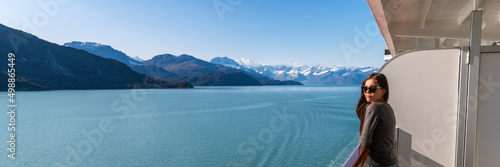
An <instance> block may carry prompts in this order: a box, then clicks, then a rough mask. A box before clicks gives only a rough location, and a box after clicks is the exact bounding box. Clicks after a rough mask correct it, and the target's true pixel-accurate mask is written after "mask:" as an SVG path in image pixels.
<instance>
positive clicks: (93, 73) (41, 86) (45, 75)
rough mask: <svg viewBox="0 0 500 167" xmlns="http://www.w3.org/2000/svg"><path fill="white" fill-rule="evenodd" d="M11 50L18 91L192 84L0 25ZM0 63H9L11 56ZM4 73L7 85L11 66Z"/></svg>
mask: <svg viewBox="0 0 500 167" xmlns="http://www.w3.org/2000/svg"><path fill="white" fill-rule="evenodd" d="M8 53H14V54H15V66H14V68H15V75H16V80H17V81H16V85H17V86H16V90H56V89H127V88H181V87H182V88H187V87H192V85H191V84H189V83H186V82H183V83H179V84H172V83H169V82H166V81H164V80H160V79H156V78H153V77H150V76H147V75H145V74H141V73H138V72H135V71H133V70H132V69H131V68H130V67H128V66H127V65H125V64H123V63H121V62H119V61H116V60H114V59H109V58H104V57H101V56H98V55H95V54H91V53H89V52H87V51H84V50H81V49H74V48H71V47H64V46H60V45H57V44H54V43H50V42H48V41H45V40H42V39H40V38H38V37H36V36H34V35H31V34H28V33H25V32H23V31H20V30H15V29H12V28H9V27H7V26H4V25H2V24H0V54H2V55H5V56H7V54H8ZM0 63H2V64H4V65H7V58H5V59H0ZM0 72H1V73H2V74H0V75H1V76H2V77H0V78H4V79H5V80H4V82H5V85H7V83H6V81H7V79H6V78H7V76H6V75H7V68H4V69H0ZM6 89H7V87H6V86H4V87H2V88H1V90H6Z"/></svg>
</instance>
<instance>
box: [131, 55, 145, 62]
mask: <svg viewBox="0 0 500 167" xmlns="http://www.w3.org/2000/svg"><path fill="white" fill-rule="evenodd" d="M131 58H132V59H134V60H137V61H139V62H143V61H144V59H141V58H140V57H139V56H135V57H131Z"/></svg>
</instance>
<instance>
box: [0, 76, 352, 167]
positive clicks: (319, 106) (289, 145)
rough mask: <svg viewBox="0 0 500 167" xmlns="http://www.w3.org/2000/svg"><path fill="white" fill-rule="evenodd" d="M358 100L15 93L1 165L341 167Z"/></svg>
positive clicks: (268, 94) (192, 92) (307, 94)
mask: <svg viewBox="0 0 500 167" xmlns="http://www.w3.org/2000/svg"><path fill="white" fill-rule="evenodd" d="M5 94H6V93H5ZM358 95H359V85H348V86H265V87H264V86H257V87H196V88H195V89H175V90H84V91H81V90H79V91H42V92H18V93H17V97H16V98H17V104H18V107H17V115H16V123H17V125H16V159H15V160H11V159H10V158H7V155H8V150H6V148H7V147H8V144H7V143H4V144H3V147H4V148H3V149H4V151H3V152H4V153H3V154H4V155H2V156H3V158H0V164H2V165H1V166H176V167H178V166H340V165H341V164H342V163H343V162H344V160H345V159H346V158H347V156H348V155H349V154H350V152H351V151H352V149H353V148H354V147H355V146H356V144H357V138H358V133H357V130H358V126H359V121H358V120H357V117H356V115H355V112H354V109H353V107H354V105H355V104H356V101H357V98H358ZM1 100H2V101H4V102H5V103H4V104H5V105H7V97H6V95H5V96H2V98H1ZM5 111H7V108H6V107H5ZM0 119H1V124H3V125H0V126H4V128H0V135H1V139H3V140H4V141H7V140H9V132H8V131H7V126H8V121H9V120H8V119H9V115H8V114H6V113H5V112H4V114H3V115H0Z"/></svg>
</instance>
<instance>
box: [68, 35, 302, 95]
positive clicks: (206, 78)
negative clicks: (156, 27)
mask: <svg viewBox="0 0 500 167" xmlns="http://www.w3.org/2000/svg"><path fill="white" fill-rule="evenodd" d="M64 46H67V47H74V48H76V49H82V50H85V51H87V52H90V53H93V54H97V55H100V56H102V57H105V58H111V59H116V60H118V61H120V62H122V63H124V64H126V65H128V66H129V67H130V68H131V69H132V70H134V71H136V72H139V73H143V74H146V75H149V76H152V77H156V78H159V79H162V80H165V81H168V82H189V83H192V84H193V85H195V86H205V85H207V86H251V85H265V84H267V83H269V84H275V85H281V84H283V85H301V83H299V82H295V81H286V82H283V81H279V80H271V79H269V78H267V77H265V76H263V75H261V74H258V73H256V72H253V71H245V70H240V69H236V68H232V67H226V66H223V65H220V64H214V63H210V62H207V61H204V60H201V59H198V58H196V57H194V56H191V55H187V54H182V55H179V56H175V55H172V54H161V55H157V56H154V57H153V58H151V59H150V60H143V61H139V60H140V58H139V59H138V57H136V58H131V57H129V56H127V55H126V54H125V53H123V52H121V51H119V50H116V49H114V48H113V47H111V46H109V45H104V44H99V43H95V42H79V41H73V42H68V43H65V44H64ZM247 78H252V79H251V80H250V79H247ZM254 80H255V81H256V82H257V83H256V82H255V81H254ZM264 81H265V82H264Z"/></svg>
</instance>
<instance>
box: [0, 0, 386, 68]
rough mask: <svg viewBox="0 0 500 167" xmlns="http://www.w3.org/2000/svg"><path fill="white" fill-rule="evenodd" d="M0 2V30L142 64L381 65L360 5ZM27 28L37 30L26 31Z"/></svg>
mask: <svg viewBox="0 0 500 167" xmlns="http://www.w3.org/2000/svg"><path fill="white" fill-rule="evenodd" d="M0 2H1V4H2V5H1V6H0V16H2V17H0V24H4V25H6V26H9V27H12V28H16V29H23V26H24V27H25V28H24V29H26V30H27V31H28V32H31V33H34V32H36V33H35V35H36V36H38V37H40V38H42V39H45V40H48V41H50V42H54V43H57V44H63V43H65V42H71V41H91V42H98V43H103V44H107V45H111V46H112V47H114V48H115V49H118V50H121V51H123V52H124V53H126V54H127V55H129V56H131V57H135V56H139V57H141V58H143V59H150V58H152V57H153V56H155V55H158V54H164V53H170V54H174V55H180V54H190V55H193V56H195V57H198V58H201V59H203V60H208V61H209V60H210V59H212V58H213V57H217V56H227V57H230V58H233V59H238V58H242V57H245V58H249V59H251V60H254V61H258V62H262V63H267V64H293V63H295V62H298V63H300V64H310V65H316V64H319V65H324V66H332V65H347V66H375V67H380V66H381V65H382V64H383V63H384V61H383V51H384V47H385V42H384V40H383V38H382V36H381V35H380V32H379V30H378V28H377V27H376V23H375V20H374V18H373V15H372V13H371V11H370V8H369V7H368V5H367V2H366V1H364V0H356V1H334V0H314V1H310V0H163V1H117V0H106V1H102V0H17V1H12V0H0ZM40 4H49V5H40ZM214 4H215V5H214ZM47 6H48V7H47ZM30 24H31V25H33V26H32V27H35V28H31V29H30V28H26V27H29V26H27V25H30ZM33 29H35V30H34V31H33ZM356 40H357V41H356ZM343 49H344V51H343Z"/></svg>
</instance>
